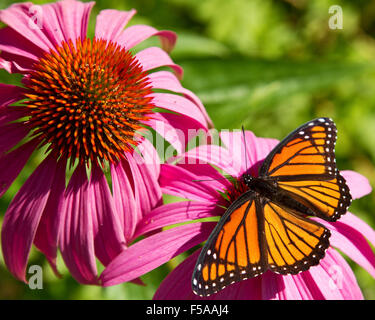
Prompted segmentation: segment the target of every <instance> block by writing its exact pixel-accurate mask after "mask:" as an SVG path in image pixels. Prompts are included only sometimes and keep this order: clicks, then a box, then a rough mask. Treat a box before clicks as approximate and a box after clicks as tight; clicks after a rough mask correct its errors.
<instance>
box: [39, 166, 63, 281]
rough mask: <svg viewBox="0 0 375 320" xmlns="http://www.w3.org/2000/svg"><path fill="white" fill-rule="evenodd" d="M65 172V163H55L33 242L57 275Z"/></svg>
mask: <svg viewBox="0 0 375 320" xmlns="http://www.w3.org/2000/svg"><path fill="white" fill-rule="evenodd" d="M65 171H66V161H64V160H61V161H59V162H58V163H57V166H56V173H55V176H54V179H53V183H52V185H51V191H50V194H49V197H48V201H47V203H46V206H45V208H44V210H43V213H42V217H41V219H40V222H39V225H38V229H37V232H36V235H35V240H34V244H35V246H36V247H37V248H38V249H39V250H40V251H41V252H43V253H44V254H45V256H46V257H47V260H48V262H49V263H50V265H51V267H52V269H53V270H54V272H55V273H56V274H57V275H58V274H59V273H58V271H57V266H56V257H57V246H58V237H59V233H60V226H61V223H62V210H63V204H64V191H65Z"/></svg>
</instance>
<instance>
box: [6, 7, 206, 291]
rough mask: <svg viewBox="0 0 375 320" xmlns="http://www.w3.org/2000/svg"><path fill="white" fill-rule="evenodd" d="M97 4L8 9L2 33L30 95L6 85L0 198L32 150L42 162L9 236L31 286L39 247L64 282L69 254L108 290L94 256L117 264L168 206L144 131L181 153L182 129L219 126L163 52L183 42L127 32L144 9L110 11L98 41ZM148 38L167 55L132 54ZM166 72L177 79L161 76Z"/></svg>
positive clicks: (21, 196)
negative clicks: (152, 214) (142, 225)
mask: <svg viewBox="0 0 375 320" xmlns="http://www.w3.org/2000/svg"><path fill="white" fill-rule="evenodd" d="M93 5H94V3H93V2H86V3H85V2H79V1H75V0H64V1H60V2H56V3H50V4H45V5H42V6H34V5H33V4H32V3H20V4H13V5H12V6H10V7H9V8H7V9H5V10H1V11H0V21H1V22H2V23H4V24H5V25H7V26H6V27H5V28H3V29H0V50H1V53H0V67H1V68H4V69H6V70H7V71H8V72H10V73H21V74H22V75H23V79H22V83H23V86H14V85H6V84H0V113H1V114H0V133H1V135H0V168H1V169H2V170H1V174H0V181H1V185H0V196H1V195H3V194H4V193H5V192H6V191H7V190H8V188H9V186H10V185H11V184H12V182H13V181H14V179H15V178H16V177H17V176H18V174H19V172H20V171H21V170H22V168H23V167H24V166H25V164H26V162H27V161H28V160H29V158H30V156H31V154H32V153H33V152H34V151H36V150H38V149H40V150H42V151H43V152H44V155H45V159H44V160H43V161H42V162H41V163H40V165H39V166H38V167H37V168H36V169H35V171H34V172H33V174H32V175H31V176H30V177H29V178H28V180H27V181H26V182H25V184H24V185H23V186H22V188H21V189H20V190H19V191H18V193H17V194H16V195H15V197H14V198H13V200H12V202H11V204H10V205H9V208H8V210H7V212H6V214H5V217H4V223H3V227H2V249H3V255H4V260H5V263H6V265H7V266H8V268H9V270H10V271H11V272H12V273H13V274H14V275H15V276H16V277H17V278H19V279H20V280H23V281H26V278H25V270H26V265H27V260H28V256H29V252H30V249H31V246H32V244H35V246H36V247H37V248H38V249H39V250H40V251H41V252H43V253H44V254H45V255H46V257H47V259H48V260H49V262H50V264H51V266H52V267H53V268H54V269H55V271H56V272H57V270H56V256H57V251H58V249H60V251H61V254H62V257H63V259H64V261H65V263H66V265H67V266H68V268H69V270H70V272H71V273H72V275H73V276H74V277H75V279H77V280H78V281H79V282H81V283H89V284H97V283H99V282H98V272H97V266H96V258H98V259H99V261H100V262H101V263H102V264H104V265H108V264H109V263H110V261H111V260H112V259H113V258H114V257H116V256H117V255H118V254H119V253H121V252H122V251H123V250H124V249H126V248H127V246H128V244H129V243H130V242H131V241H132V239H134V235H135V230H136V228H137V227H138V226H139V222H140V221H141V220H142V219H143V216H144V215H145V214H146V213H148V212H149V211H151V210H152V209H153V208H155V207H157V206H158V205H159V204H160V203H161V189H160V186H159V184H158V177H159V173H160V165H159V159H158V156H157V153H156V150H155V149H154V147H153V145H152V144H151V143H150V142H149V141H148V140H145V139H143V138H142V130H143V128H144V127H152V128H154V129H155V130H156V131H158V132H159V133H160V134H161V135H162V136H163V137H165V138H166V139H170V140H171V143H172V144H173V143H174V140H173V139H174V136H173V132H174V130H182V131H186V130H187V129H188V128H191V127H194V128H199V129H203V130H204V131H207V129H208V125H210V119H209V117H208V115H207V113H206V112H205V110H204V108H203V106H202V103H201V102H200V101H199V99H198V98H197V97H196V96H195V95H194V94H193V93H192V92H190V91H189V90H187V89H185V88H183V87H182V86H181V85H180V82H179V80H178V78H181V77H182V69H181V67H179V66H178V65H176V64H174V63H173V61H172V60H171V58H170V57H169V56H168V54H167V52H166V51H170V50H171V49H172V48H173V47H174V44H175V42H176V35H175V34H174V33H173V32H171V31H158V30H156V29H154V28H152V27H150V26H145V25H134V26H131V27H128V28H125V27H126V25H127V23H128V22H129V21H130V19H131V18H132V17H133V15H134V14H135V10H131V11H117V10H103V11H101V12H100V13H99V15H98V17H97V19H96V28H95V35H94V37H93V38H92V39H91V38H89V37H88V36H87V27H88V21H89V16H90V12H91V9H92V7H93ZM124 28H125V29H124ZM151 36H157V37H159V38H160V40H161V44H162V47H163V49H164V50H162V49H160V48H158V47H150V48H146V49H143V50H141V51H139V52H136V53H134V52H133V51H134V50H133V48H134V47H135V46H136V45H137V44H138V43H140V42H142V41H143V40H145V39H147V38H149V37H151ZM165 66H166V67H170V68H171V69H172V70H173V71H174V73H172V72H170V71H155V72H152V71H153V69H156V68H159V67H165ZM155 89H162V91H163V92H155V91H156V90H155ZM164 91H168V93H164ZM156 108H157V110H158V111H160V110H162V109H163V110H168V111H169V112H166V113H160V112H157V111H156ZM167 129H168V132H169V131H170V132H172V134H169V135H168V136H167V134H166V133H167ZM135 147H138V152H134V148H135ZM146 160H147V161H146ZM150 160H153V161H150ZM67 169H68V170H69V175H67V173H66V171H67ZM107 169H109V170H110V175H106V171H107ZM70 175H71V177H70ZM88 176H89V178H88ZM108 176H110V180H111V184H109V183H108V181H107V177H108ZM68 177H70V178H69V179H68ZM67 180H68V185H67V186H66V181H67ZM110 185H111V188H110Z"/></svg>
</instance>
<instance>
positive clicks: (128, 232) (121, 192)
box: [111, 161, 142, 240]
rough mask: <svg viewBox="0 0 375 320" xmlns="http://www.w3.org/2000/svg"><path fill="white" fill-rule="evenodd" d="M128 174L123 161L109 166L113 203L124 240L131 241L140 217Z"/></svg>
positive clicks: (126, 166) (128, 170)
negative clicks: (121, 226)
mask: <svg viewBox="0 0 375 320" xmlns="http://www.w3.org/2000/svg"><path fill="white" fill-rule="evenodd" d="M126 168H127V169H126ZM129 172H130V169H129V166H128V165H127V164H125V162H124V161H120V162H118V163H113V164H111V176H112V190H113V201H114V205H115V209H116V211H117V212H118V213H119V219H120V223H122V225H123V230H124V236H125V239H126V240H130V239H132V237H133V234H134V231H135V228H136V226H137V223H138V221H139V220H140V219H141V217H142V213H141V210H140V208H139V207H138V206H137V202H136V200H135V196H134V190H133V187H132V185H131V183H130V181H129V177H128V173H129Z"/></svg>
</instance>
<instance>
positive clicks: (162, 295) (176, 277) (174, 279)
mask: <svg viewBox="0 0 375 320" xmlns="http://www.w3.org/2000/svg"><path fill="white" fill-rule="evenodd" d="M199 253H200V250H196V251H195V252H194V253H193V254H192V255H190V256H189V257H188V258H186V259H185V260H184V261H183V262H181V263H180V264H179V265H178V266H177V267H176V268H175V269H173V271H172V272H171V273H169V274H168V276H167V277H166V278H165V279H164V280H163V282H162V283H161V284H160V286H159V287H158V289H157V290H156V292H155V294H154V297H153V298H152V299H153V300H193V299H194V298H195V297H198V296H196V295H195V294H194V293H193V291H192V289H191V277H192V274H193V270H194V266H195V264H196V262H197V259H198V255H199ZM198 298H199V297H198Z"/></svg>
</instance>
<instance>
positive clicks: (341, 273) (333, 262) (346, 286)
mask: <svg viewBox="0 0 375 320" xmlns="http://www.w3.org/2000/svg"><path fill="white" fill-rule="evenodd" d="M320 266H321V267H322V268H323V269H324V270H326V272H327V273H328V274H329V276H330V281H329V283H328V287H329V289H330V290H337V291H339V292H340V294H341V295H342V297H343V299H345V300H363V294H362V292H361V289H360V287H359V286H358V282H357V279H356V278H355V275H354V273H353V270H352V269H351V268H350V266H349V264H348V263H347V262H346V260H345V259H344V258H343V257H342V256H341V254H340V253H338V252H337V251H336V250H328V251H327V253H326V257H325V258H324V259H323V260H322V261H321V264H320Z"/></svg>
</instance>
